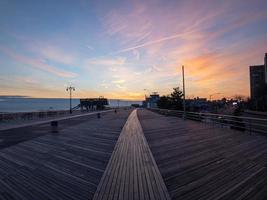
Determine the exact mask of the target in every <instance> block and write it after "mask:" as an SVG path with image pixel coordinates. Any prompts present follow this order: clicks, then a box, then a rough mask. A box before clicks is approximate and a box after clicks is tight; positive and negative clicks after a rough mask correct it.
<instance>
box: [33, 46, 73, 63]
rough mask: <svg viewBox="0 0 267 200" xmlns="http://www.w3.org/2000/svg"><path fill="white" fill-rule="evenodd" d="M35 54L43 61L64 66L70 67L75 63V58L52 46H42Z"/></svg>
mask: <svg viewBox="0 0 267 200" xmlns="http://www.w3.org/2000/svg"><path fill="white" fill-rule="evenodd" d="M37 53H39V54H40V55H41V56H42V57H43V58H44V59H47V60H50V61H54V62H58V63H63V64H66V65H72V64H74V63H75V57H74V56H73V55H71V54H68V53H66V52H64V51H63V50H60V49H59V48H56V47H53V46H42V47H41V48H40V49H39V50H37Z"/></svg>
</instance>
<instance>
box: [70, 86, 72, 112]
mask: <svg viewBox="0 0 267 200" xmlns="http://www.w3.org/2000/svg"><path fill="white" fill-rule="evenodd" d="M71 113H72V109H71V88H70V114H71Z"/></svg>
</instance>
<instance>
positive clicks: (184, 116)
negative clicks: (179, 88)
mask: <svg viewBox="0 0 267 200" xmlns="http://www.w3.org/2000/svg"><path fill="white" fill-rule="evenodd" d="M182 72H183V106H184V114H183V119H184V120H185V118H186V110H185V81H184V66H182Z"/></svg>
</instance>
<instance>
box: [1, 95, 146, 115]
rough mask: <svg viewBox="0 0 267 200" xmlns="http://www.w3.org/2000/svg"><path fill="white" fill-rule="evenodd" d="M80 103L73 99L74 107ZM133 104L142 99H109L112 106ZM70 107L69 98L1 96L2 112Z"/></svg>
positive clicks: (78, 100) (66, 108) (139, 102)
mask: <svg viewBox="0 0 267 200" xmlns="http://www.w3.org/2000/svg"><path fill="white" fill-rule="evenodd" d="M79 103H80V99H72V107H75V106H77V105H78V104H79ZM131 104H141V101H130V100H129V101H127V100H119V99H111V100H109V106H110V107H117V106H119V107H122V106H130V105H131ZM69 107H70V100H69V99H62V98H61V99H60V98H58V99H57V98H21V97H19V98H17V97H12V98H11V97H0V113H1V112H33V111H47V110H68V109H69Z"/></svg>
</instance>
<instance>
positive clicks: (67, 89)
mask: <svg viewBox="0 0 267 200" xmlns="http://www.w3.org/2000/svg"><path fill="white" fill-rule="evenodd" d="M66 91H69V92H70V114H71V113H72V106H71V97H72V96H71V95H72V91H75V87H72V86H69V87H67V88H66Z"/></svg>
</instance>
